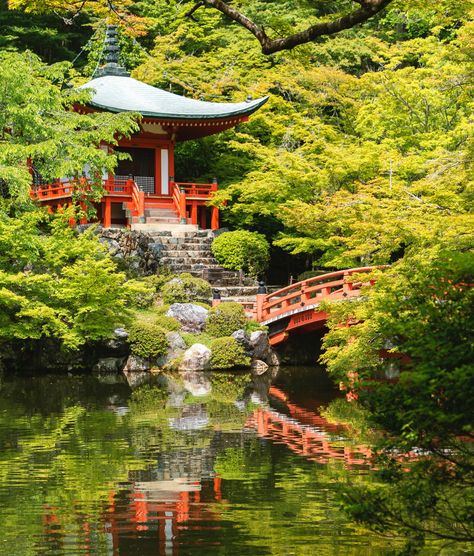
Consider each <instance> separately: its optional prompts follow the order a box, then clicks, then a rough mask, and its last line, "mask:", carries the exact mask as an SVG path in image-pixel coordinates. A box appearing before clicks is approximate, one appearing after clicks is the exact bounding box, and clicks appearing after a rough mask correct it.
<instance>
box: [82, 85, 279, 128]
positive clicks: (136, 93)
mask: <svg viewBox="0 0 474 556" xmlns="http://www.w3.org/2000/svg"><path fill="white" fill-rule="evenodd" d="M80 88H81V89H93V95H92V99H91V100H90V101H89V103H88V104H89V106H91V107H93V108H98V109H102V110H107V111H109V112H138V113H140V114H141V115H142V116H145V117H150V118H157V119H169V120H196V119H198V120H214V119H221V118H229V117H234V116H249V115H250V114H252V113H253V112H255V111H256V110H258V108H260V106H262V105H263V104H265V102H266V101H267V100H268V97H263V98H260V99H257V100H249V101H245V102H205V101H202V100H194V99H191V98H187V97H183V96H180V95H176V94H173V93H169V92H167V91H163V90H162V89H158V88H157V87H152V86H151V85H148V84H146V83H143V82H142V81H138V80H136V79H133V77H127V76H123V75H104V76H102V77H97V78H95V79H92V80H91V81H89V82H88V83H86V84H84V85H82V86H81V87H80Z"/></svg>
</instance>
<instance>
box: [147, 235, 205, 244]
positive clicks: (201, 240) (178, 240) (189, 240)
mask: <svg viewBox="0 0 474 556" xmlns="http://www.w3.org/2000/svg"><path fill="white" fill-rule="evenodd" d="M158 237H160V236H158ZM160 239H161V240H162V242H163V244H165V245H166V244H179V245H183V246H195V245H208V246H210V245H211V243H212V238H207V237H177V236H170V237H167V236H166V237H160Z"/></svg>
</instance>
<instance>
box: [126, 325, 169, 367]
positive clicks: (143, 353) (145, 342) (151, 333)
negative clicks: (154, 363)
mask: <svg viewBox="0 0 474 556" xmlns="http://www.w3.org/2000/svg"><path fill="white" fill-rule="evenodd" d="M127 341H128V343H129V344H130V349H131V351H132V353H133V354H134V355H137V356H138V357H142V358H143V359H152V358H155V357H159V356H160V355H164V354H165V353H166V352H167V350H168V341H167V339H166V330H163V328H161V327H160V326H157V325H156V324H153V323H149V322H135V323H134V324H133V325H132V326H130V328H129V329H128V340H127Z"/></svg>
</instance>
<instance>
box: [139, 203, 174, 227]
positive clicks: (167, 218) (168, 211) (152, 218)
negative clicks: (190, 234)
mask: <svg viewBox="0 0 474 556" xmlns="http://www.w3.org/2000/svg"><path fill="white" fill-rule="evenodd" d="M145 224H179V218H178V215H177V214H176V211H175V210H174V209H173V208H172V207H170V208H165V207H163V208H160V207H157V208H146V209H145Z"/></svg>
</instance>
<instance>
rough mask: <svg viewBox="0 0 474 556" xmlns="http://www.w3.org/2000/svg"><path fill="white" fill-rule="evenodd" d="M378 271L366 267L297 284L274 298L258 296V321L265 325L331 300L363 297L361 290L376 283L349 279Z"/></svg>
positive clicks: (278, 292)
mask: <svg viewBox="0 0 474 556" xmlns="http://www.w3.org/2000/svg"><path fill="white" fill-rule="evenodd" d="M376 268H378V267H373V266H364V267H360V268H351V269H348V270H338V271H336V272H329V273H327V274H322V275H321V276H315V277H313V278H308V279H307V280H303V281H301V282H297V283H296V284H292V285H291V286H287V287H285V288H282V289H280V290H278V291H276V292H273V293H271V294H268V295H262V296H257V308H256V313H257V320H258V321H259V322H264V321H266V320H268V319H272V318H274V317H278V316H281V315H284V314H285V313H288V312H291V311H293V310H295V309H298V308H304V307H306V306H309V305H314V304H316V303H320V302H321V301H323V300H325V299H328V298H331V299H344V298H347V297H353V296H357V295H359V294H360V289H361V287H362V286H364V285H371V284H372V283H373V280H368V281H367V282H365V281H364V282H363V281H351V280H350V278H351V277H352V276H353V275H354V274H364V273H369V272H372V271H373V270H375V269H376Z"/></svg>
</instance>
